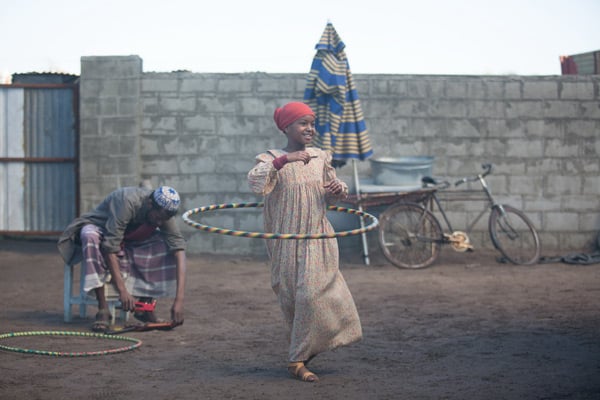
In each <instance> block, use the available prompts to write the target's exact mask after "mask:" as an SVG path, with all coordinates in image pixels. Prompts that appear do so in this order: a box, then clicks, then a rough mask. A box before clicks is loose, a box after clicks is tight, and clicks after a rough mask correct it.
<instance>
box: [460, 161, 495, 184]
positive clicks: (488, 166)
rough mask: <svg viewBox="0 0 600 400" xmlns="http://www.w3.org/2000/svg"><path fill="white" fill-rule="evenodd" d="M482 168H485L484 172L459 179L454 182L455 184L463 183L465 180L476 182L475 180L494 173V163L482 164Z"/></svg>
mask: <svg viewBox="0 0 600 400" xmlns="http://www.w3.org/2000/svg"><path fill="white" fill-rule="evenodd" d="M481 168H483V170H484V171H483V173H482V174H479V175H477V176H467V177H465V178H462V179H459V180H457V181H456V182H454V186H458V185H462V184H463V183H465V182H475V181H477V180H479V179H482V178H484V177H486V176H488V175H489V174H491V173H492V164H489V163H484V164H481Z"/></svg>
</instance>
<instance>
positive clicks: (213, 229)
mask: <svg viewBox="0 0 600 400" xmlns="http://www.w3.org/2000/svg"><path fill="white" fill-rule="evenodd" d="M263 206H264V203H226V204H213V205H210V206H205V207H198V208H194V209H191V210H188V211H186V212H185V213H183V215H182V218H183V220H184V221H185V223H186V224H188V225H190V226H192V227H194V228H196V229H199V230H201V231H205V232H210V233H218V234H221V235H229V236H238V237H248V238H257V239H329V238H336V237H344V236H352V235H360V234H362V233H365V232H369V231H372V230H374V229H375V228H377V226H378V225H379V221H378V220H377V218H376V217H375V216H374V215H371V214H369V213H367V212H364V211H360V210H355V209H353V208H346V207H337V206H329V207H327V211H337V212H345V213H347V214H355V215H357V216H359V217H363V218H367V219H369V220H370V224H369V225H366V226H365V227H361V228H358V229H351V230H347V231H341V232H333V233H307V234H302V233H265V232H248V231H237V230H233V229H225V228H216V227H214V226H210V225H204V224H201V223H199V222H196V221H194V220H192V219H190V216H191V215H194V214H200V213H203V212H207V211H214V210H222V209H226V208H259V207H263Z"/></svg>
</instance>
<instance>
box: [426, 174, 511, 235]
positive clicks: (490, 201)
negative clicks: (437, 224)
mask: <svg viewBox="0 0 600 400" xmlns="http://www.w3.org/2000/svg"><path fill="white" fill-rule="evenodd" d="M488 173H489V170H487V171H486V172H484V173H483V174H478V175H477V177H476V180H478V181H479V183H480V184H481V190H470V191H469V192H470V193H484V194H485V199H483V201H486V202H487V204H488V205H487V207H485V208H484V209H483V210H481V211H480V212H479V214H478V215H477V217H476V218H475V219H474V220H473V222H471V223H470V224H469V225H467V227H466V231H467V232H471V231H472V230H473V228H474V227H475V225H476V224H477V223H478V222H479V220H480V219H481V218H482V217H483V216H484V215H486V214H487V213H489V212H491V210H493V209H494V208H499V209H500V211H501V213H502V214H503V215H504V208H503V207H502V205H501V204H499V203H497V202H496V200H494V198H493V196H492V192H491V190H490V188H489V186H488V184H487V182H486V180H485V176H486V175H487V174H488ZM467 181H468V179H467V178H463V179H461V180H460V181H457V182H456V183H455V186H457V185H459V184H461V183H463V182H467ZM448 186H449V185H448ZM448 186H445V187H448ZM431 200H433V202H434V203H435V206H436V207H437V211H439V213H440V214H441V215H442V218H443V220H444V223H445V224H446V227H447V228H448V231H449V232H454V228H453V227H452V223H451V222H450V219H449V218H448V216H447V215H446V211H445V210H444V207H442V205H441V201H440V199H439V197H438V195H437V191H434V192H432V193H431ZM450 201H459V200H450ZM430 211H433V207H432V206H430Z"/></svg>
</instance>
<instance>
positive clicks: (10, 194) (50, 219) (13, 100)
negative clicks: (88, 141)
mask: <svg viewBox="0 0 600 400" xmlns="http://www.w3.org/2000/svg"><path fill="white" fill-rule="evenodd" d="M77 147H78V87H77V86H76V85H65V84H42V85H28V84H16V85H15V84H13V85H10V86H8V85H5V86H2V87H0V234H23V235H55V234H58V233H60V232H61V231H62V230H63V229H64V227H65V225H66V224H67V223H69V222H70V221H71V220H72V219H73V218H74V217H75V216H76V214H77V212H78V210H77V204H78V198H77V194H78V182H77V179H78V176H77V175H78V169H77V168H78V149H77Z"/></svg>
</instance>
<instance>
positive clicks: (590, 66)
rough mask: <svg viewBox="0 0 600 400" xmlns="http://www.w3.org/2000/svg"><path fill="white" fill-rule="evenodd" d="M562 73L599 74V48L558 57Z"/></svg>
mask: <svg viewBox="0 0 600 400" xmlns="http://www.w3.org/2000/svg"><path fill="white" fill-rule="evenodd" d="M560 62H561V67H562V73H563V75H598V74H600V50H599V51H591V52H589V53H580V54H573V55H570V56H562V57H560Z"/></svg>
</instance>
